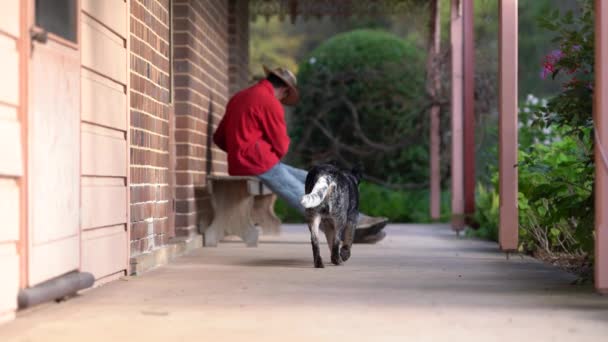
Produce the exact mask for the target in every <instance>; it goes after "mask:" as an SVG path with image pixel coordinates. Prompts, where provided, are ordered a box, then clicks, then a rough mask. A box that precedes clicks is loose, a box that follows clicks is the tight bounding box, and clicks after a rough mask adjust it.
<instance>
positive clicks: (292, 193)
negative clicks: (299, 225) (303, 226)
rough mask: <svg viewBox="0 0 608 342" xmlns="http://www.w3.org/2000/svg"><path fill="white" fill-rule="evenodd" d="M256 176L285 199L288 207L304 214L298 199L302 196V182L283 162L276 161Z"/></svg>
mask: <svg viewBox="0 0 608 342" xmlns="http://www.w3.org/2000/svg"><path fill="white" fill-rule="evenodd" d="M257 177H258V178H259V179H260V180H261V181H262V183H264V184H265V185H266V186H267V187H269V188H270V190H272V191H273V192H274V193H275V194H277V195H278V196H279V197H281V198H282V199H283V200H285V201H286V202H287V204H289V206H290V207H292V208H294V209H296V210H297V211H299V212H300V213H301V214H302V215H304V207H302V204H300V200H301V199H302V196H304V182H302V181H300V180H299V179H298V178H296V177H295V176H294V175H293V174H292V173H291V172H289V169H288V168H287V167H285V164H283V163H278V164H277V165H275V166H273V167H272V169H270V170H268V171H266V172H265V173H262V174H261V175H258V176H257Z"/></svg>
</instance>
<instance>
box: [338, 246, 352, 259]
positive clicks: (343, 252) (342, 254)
mask: <svg viewBox="0 0 608 342" xmlns="http://www.w3.org/2000/svg"><path fill="white" fill-rule="evenodd" d="M340 257H341V258H342V261H346V260H348V259H350V249H348V248H346V247H342V249H341V250H340Z"/></svg>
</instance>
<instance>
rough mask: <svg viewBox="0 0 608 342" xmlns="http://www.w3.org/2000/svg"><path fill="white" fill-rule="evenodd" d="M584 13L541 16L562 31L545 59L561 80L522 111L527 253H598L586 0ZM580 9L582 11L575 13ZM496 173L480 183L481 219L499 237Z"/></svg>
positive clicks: (522, 218) (522, 215)
mask: <svg viewBox="0 0 608 342" xmlns="http://www.w3.org/2000/svg"><path fill="white" fill-rule="evenodd" d="M580 4H581V7H580V10H579V11H578V12H574V11H567V12H566V13H565V14H564V15H560V11H559V10H558V9H555V10H552V11H549V12H548V14H547V15H545V16H542V17H540V18H539V22H540V25H541V26H542V27H544V28H546V29H548V30H550V31H552V32H554V33H555V34H556V38H555V39H554V40H553V42H554V43H555V44H557V45H558V46H559V49H557V50H554V51H552V52H551V53H549V54H548V55H547V56H546V57H545V60H544V64H543V75H544V76H551V79H553V80H554V82H555V81H556V82H559V83H561V86H562V90H561V91H560V92H559V94H557V95H556V96H555V97H553V98H551V99H549V101H544V100H538V99H536V98H535V97H534V96H528V99H527V102H526V103H525V105H524V106H522V108H520V115H519V118H520V131H519V132H520V153H519V158H518V160H519V164H518V165H519V166H518V168H519V191H520V193H519V196H518V206H519V223H520V229H519V232H520V249H521V250H523V251H527V252H535V251H538V250H542V251H543V252H545V253H549V254H553V253H568V254H576V255H581V254H582V255H587V256H589V257H590V258H591V257H592V255H593V253H592V252H593V208H594V204H593V199H594V197H593V183H594V165H593V158H592V151H593V139H592V137H593V120H592V99H593V63H594V60H593V56H594V53H593V42H594V39H593V7H592V1H590V0H583V1H581V2H580ZM577 13H578V14H577ZM496 180H497V174H496V171H494V176H493V182H492V183H491V185H490V186H485V187H483V186H481V187H480V188H479V191H478V192H479V195H478V203H477V205H478V209H479V212H480V213H479V214H478V219H479V220H480V222H481V223H482V227H483V229H482V230H481V231H480V232H475V233H472V235H482V234H486V236H487V237H489V238H492V239H495V238H496V237H497V235H496V234H495V232H496V231H497V221H496V218H497V217H498V212H497V207H496V196H497V190H498V189H497V184H496Z"/></svg>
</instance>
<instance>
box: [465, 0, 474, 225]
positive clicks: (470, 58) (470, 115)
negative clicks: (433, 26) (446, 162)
mask: <svg viewBox="0 0 608 342" xmlns="http://www.w3.org/2000/svg"><path fill="white" fill-rule="evenodd" d="M462 6H463V7H462V14H463V15H462V17H463V26H464V40H463V44H464V53H463V54H464V74H463V76H464V213H465V216H466V218H467V219H468V220H467V222H468V223H472V220H471V217H472V215H474V214H475V41H474V16H475V15H474V0H462Z"/></svg>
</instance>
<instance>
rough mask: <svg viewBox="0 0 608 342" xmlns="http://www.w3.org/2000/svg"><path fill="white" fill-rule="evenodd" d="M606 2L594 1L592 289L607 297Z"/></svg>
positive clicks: (607, 89) (607, 83) (607, 148)
mask: <svg viewBox="0 0 608 342" xmlns="http://www.w3.org/2000/svg"><path fill="white" fill-rule="evenodd" d="M607 61H608V3H607V2H606V1H605V0H595V93H594V106H593V108H594V113H593V114H594V122H595V132H596V136H595V288H596V290H597V291H598V292H600V293H604V294H608V147H607V146H608V143H607V142H608V66H607V65H606V63H607Z"/></svg>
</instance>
